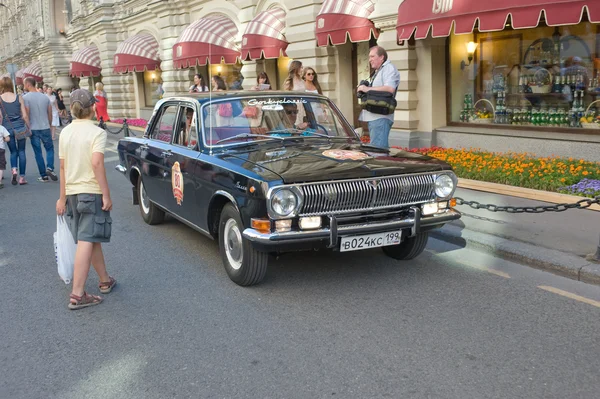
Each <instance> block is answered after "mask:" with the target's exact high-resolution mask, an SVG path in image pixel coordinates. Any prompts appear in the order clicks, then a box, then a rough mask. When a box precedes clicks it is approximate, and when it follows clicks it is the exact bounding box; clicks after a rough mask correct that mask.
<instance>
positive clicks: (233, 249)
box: [223, 219, 244, 270]
mask: <svg viewBox="0 0 600 399" xmlns="http://www.w3.org/2000/svg"><path fill="white" fill-rule="evenodd" d="M223 245H224V246H225V254H226V255H227V260H228V261H229V264H230V265H231V267H232V268H233V269H235V270H239V268H240V267H242V260H243V256H244V254H243V249H242V233H241V232H240V228H239V227H238V224H237V222H236V221H235V220H234V219H229V220H228V221H227V223H225V231H224V233H223Z"/></svg>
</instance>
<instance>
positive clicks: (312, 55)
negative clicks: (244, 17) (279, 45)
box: [285, 0, 351, 117]
mask: <svg viewBox="0 0 600 399" xmlns="http://www.w3.org/2000/svg"><path fill="white" fill-rule="evenodd" d="M285 5H286V6H287V8H288V10H289V12H288V15H287V19H286V20H287V27H286V35H285V36H286V38H287V40H288V42H289V43H290V45H289V46H288V48H287V54H288V56H289V57H290V58H292V59H294V60H298V61H301V62H302V64H303V65H304V66H310V67H313V68H315V70H316V71H317V73H318V74H319V83H321V87H322V89H323V94H324V95H326V96H328V97H330V98H331V100H332V101H334V102H335V103H337V104H339V101H340V100H342V98H340V96H339V93H338V91H337V80H338V73H337V68H336V66H337V64H336V60H335V55H336V53H337V50H336V48H335V47H331V46H328V47H317V38H316V35H315V21H316V18H317V14H318V13H319V10H320V9H321V4H320V3H319V2H313V1H309V2H299V1H294V0H286V1H285ZM343 100H344V101H346V99H343ZM346 116H348V115H346ZM350 117H351V115H350Z"/></svg>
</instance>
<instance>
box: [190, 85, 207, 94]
mask: <svg viewBox="0 0 600 399" xmlns="http://www.w3.org/2000/svg"><path fill="white" fill-rule="evenodd" d="M192 90H193V91H194V93H202V87H201V86H196V85H191V86H190V89H189V90H188V91H192ZM204 91H208V87H207V86H204Z"/></svg>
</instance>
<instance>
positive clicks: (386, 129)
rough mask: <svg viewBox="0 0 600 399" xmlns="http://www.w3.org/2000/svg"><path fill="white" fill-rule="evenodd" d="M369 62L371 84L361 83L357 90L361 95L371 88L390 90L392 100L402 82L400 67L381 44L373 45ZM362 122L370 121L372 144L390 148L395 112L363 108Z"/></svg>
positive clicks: (360, 117)
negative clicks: (391, 59)
mask: <svg viewBox="0 0 600 399" xmlns="http://www.w3.org/2000/svg"><path fill="white" fill-rule="evenodd" d="M369 64H371V69H373V71H374V73H373V75H372V76H371V79H370V82H369V85H368V86H367V85H365V84H361V85H360V86H358V87H357V89H356V92H357V93H358V94H359V95H361V93H364V94H365V95H366V93H367V92H369V91H371V90H376V91H382V92H388V93H391V94H392V97H391V99H390V101H392V100H393V96H395V95H396V91H398V85H399V84H400V73H399V72H398V69H397V68H396V67H395V66H394V65H393V64H392V63H391V62H390V61H389V60H388V55H387V52H386V51H385V49H384V48H383V47H381V46H373V47H371V49H370V50H369ZM358 119H359V120H360V121H362V122H368V125H369V135H370V136H371V144H372V145H374V146H377V147H382V148H389V146H390V144H389V136H390V130H391V129H392V125H393V124H394V113H393V112H392V113H390V114H379V113H375V112H370V111H367V110H366V109H364V110H362V112H361V113H360V116H359V118H358Z"/></svg>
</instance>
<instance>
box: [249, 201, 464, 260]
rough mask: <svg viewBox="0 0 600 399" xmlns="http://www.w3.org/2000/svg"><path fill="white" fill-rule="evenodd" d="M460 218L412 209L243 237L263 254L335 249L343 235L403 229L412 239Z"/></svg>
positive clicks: (252, 231)
mask: <svg viewBox="0 0 600 399" xmlns="http://www.w3.org/2000/svg"><path fill="white" fill-rule="evenodd" d="M460 216H461V214H460V212H458V211H456V210H454V209H447V210H446V211H445V212H442V213H436V214H434V215H430V216H421V209H420V208H418V207H411V208H410V210H409V212H408V215H407V216H405V217H397V218H390V219H386V220H383V221H374V222H366V223H357V224H345V225H338V220H337V218H336V217H335V216H330V217H329V227H324V228H321V229H318V230H306V231H286V232H274V233H261V232H259V231H257V230H255V229H251V228H247V229H245V230H244V232H243V235H244V237H245V238H246V239H247V240H248V241H250V242H251V243H252V245H253V246H254V248H255V249H257V250H259V251H266V252H271V251H290V250H304V249H318V248H337V247H338V245H339V238H340V237H343V236H352V235H360V234H369V233H385V232H388V231H396V230H406V233H405V235H404V236H405V237H414V236H415V235H416V234H418V233H420V232H424V231H428V230H431V229H434V228H437V227H441V226H442V225H444V224H445V223H448V222H450V221H452V220H456V219H459V218H460Z"/></svg>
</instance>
